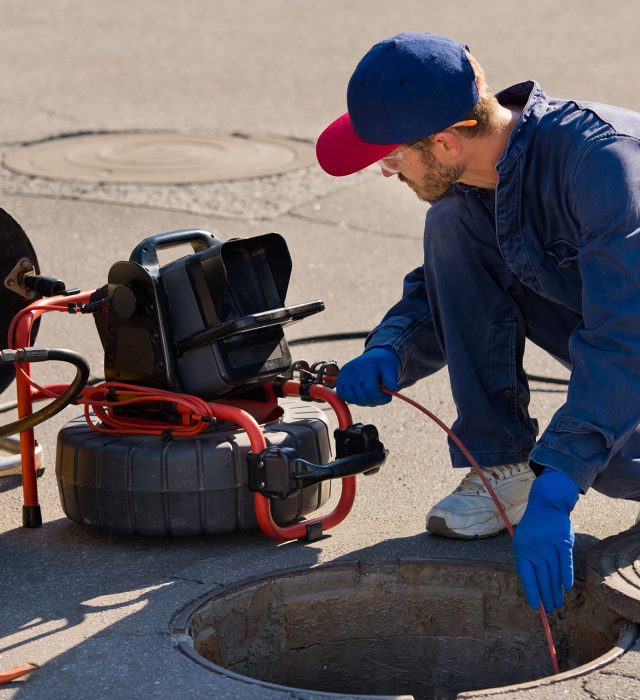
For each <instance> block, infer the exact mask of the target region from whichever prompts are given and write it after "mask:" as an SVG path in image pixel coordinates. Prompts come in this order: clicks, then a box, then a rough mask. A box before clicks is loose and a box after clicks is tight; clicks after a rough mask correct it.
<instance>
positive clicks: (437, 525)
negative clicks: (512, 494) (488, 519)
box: [427, 503, 526, 540]
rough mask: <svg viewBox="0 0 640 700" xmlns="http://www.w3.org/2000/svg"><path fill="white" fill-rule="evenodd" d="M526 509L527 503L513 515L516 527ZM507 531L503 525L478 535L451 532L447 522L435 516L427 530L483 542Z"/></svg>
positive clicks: (434, 533)
mask: <svg viewBox="0 0 640 700" xmlns="http://www.w3.org/2000/svg"><path fill="white" fill-rule="evenodd" d="M525 508H526V503H524V504H523V505H522V506H520V507H519V508H518V510H517V511H516V512H515V514H513V516H512V519H511V523H512V525H516V524H517V523H518V522H519V521H520V518H522V516H523V514H524V511H525ZM506 529H507V528H506V526H505V525H503V526H502V527H501V528H500V529H499V530H493V531H492V532H485V533H481V534H477V535H467V534H465V533H462V532H456V531H455V530H451V529H450V528H449V527H448V525H447V521H446V520H445V519H444V518H440V517H438V516H437V515H433V516H431V517H430V518H429V519H428V520H427V530H428V531H429V532H430V533H431V534H432V535H438V536H440V537H451V538H453V539H456V540H483V539H486V538H487V537H495V536H496V535H499V534H500V533H501V532H504V531H505V530H506Z"/></svg>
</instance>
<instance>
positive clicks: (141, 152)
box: [4, 131, 315, 185]
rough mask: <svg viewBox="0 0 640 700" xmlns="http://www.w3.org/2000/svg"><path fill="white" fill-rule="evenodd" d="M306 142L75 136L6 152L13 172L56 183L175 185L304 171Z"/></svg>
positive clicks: (309, 159)
mask: <svg viewBox="0 0 640 700" xmlns="http://www.w3.org/2000/svg"><path fill="white" fill-rule="evenodd" d="M314 158H315V156H314V150H313V146H312V145H311V144H310V143H307V142H304V141H300V140H296V139H288V138H284V137H277V136H263V137H258V136H249V135H246V134H228V135H211V136H207V135H201V134H196V135H189V134H182V133H171V132H163V131H158V132H118V133H105V134H80V135H72V136H66V137H62V138H55V139H51V140H49V141H40V142H38V143H32V144H28V145H26V146H22V147H21V148H18V149H16V150H13V151H10V152H9V153H7V155H6V156H5V157H4V165H5V166H6V167H7V168H9V169H10V170H13V171H14V172H17V173H21V174H24V175H35V176H39V177H46V178H52V179H58V180H74V181H85V182H87V181H88V182H118V183H129V184H132V183H137V184H154V185H157V184H169V183H171V184H176V183H195V182H217V181H223V180H237V179H243V178H249V177H259V176H263V175H273V174H276V173H281V172H285V171H288V170H294V169H297V168H304V167H307V166H309V165H311V164H312V163H313V162H314Z"/></svg>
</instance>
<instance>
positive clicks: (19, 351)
mask: <svg viewBox="0 0 640 700" xmlns="http://www.w3.org/2000/svg"><path fill="white" fill-rule="evenodd" d="M48 359H49V349H48V348H16V349H9V350H0V364H3V365H10V364H13V363H14V362H44V361H45V360H48Z"/></svg>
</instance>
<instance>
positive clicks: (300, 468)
mask: <svg viewBox="0 0 640 700" xmlns="http://www.w3.org/2000/svg"><path fill="white" fill-rule="evenodd" d="M370 427H372V426H370ZM386 456H387V451H386V450H385V448H384V446H383V445H382V443H381V442H379V441H378V440H376V444H375V445H371V446H370V447H369V449H367V450H366V451H365V452H358V453H356V454H350V455H347V456H344V457H342V458H341V459H336V460H335V461H333V462H329V463H328V464H314V463H313V462H309V461H308V460H306V459H303V458H302V457H299V456H298V454H297V453H296V451H295V450H294V449H293V448H291V447H268V448H267V449H266V450H263V451H262V452H260V453H259V454H254V453H249V455H248V457H247V460H248V474H249V480H248V487H249V489H250V490H251V491H255V492H257V493H260V494H262V495H263V496H267V497H268V498H280V499H283V498H287V497H288V496H289V495H290V494H291V493H292V492H293V491H297V490H298V489H303V488H304V487H305V486H311V485H312V484H317V483H319V482H320V481H326V480H327V479H336V478H345V477H348V476H355V475H356V474H363V473H364V474H374V473H375V472H377V471H378V470H379V468H380V465H381V464H382V463H383V462H384V461H385V459H386Z"/></svg>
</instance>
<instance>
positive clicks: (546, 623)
mask: <svg viewBox="0 0 640 700" xmlns="http://www.w3.org/2000/svg"><path fill="white" fill-rule="evenodd" d="M382 391H384V392H385V393H386V394H391V396H395V397H397V398H399V399H402V400H403V401H406V403H408V404H410V405H411V406H413V407H414V408H417V409H418V410H419V411H422V413H424V414H425V415H427V416H429V418H431V420H432V421H434V422H435V423H436V424H437V425H439V426H440V427H441V428H442V429H443V430H444V431H445V433H447V435H448V436H449V437H450V438H451V439H452V440H453V442H455V444H456V445H457V446H458V447H459V448H460V451H461V452H462V454H463V455H464V456H465V457H466V458H467V459H468V460H469V463H470V464H471V466H472V467H473V469H474V471H475V472H476V474H477V475H478V476H479V477H480V480H481V481H482V483H483V484H484V486H485V488H486V489H487V491H488V492H489V495H490V496H491V498H492V499H493V502H494V503H495V504H496V508H497V509H498V513H500V517H501V518H502V520H503V521H504V524H505V525H506V526H507V530H508V531H509V534H510V535H511V537H513V525H512V524H511V522H510V521H509V518H508V517H507V514H506V513H505V511H504V508H503V507H502V504H501V503H500V500H499V499H498V497H497V496H496V494H495V492H494V490H493V489H492V488H491V484H490V483H489V481H488V480H487V477H486V476H485V475H484V474H483V473H482V469H480V467H479V466H478V463H477V462H476V460H475V459H474V458H473V457H472V456H471V453H470V452H469V450H467V448H466V447H465V446H464V445H463V444H462V442H461V441H460V438H459V437H458V436H457V435H455V433H453V432H452V431H451V429H450V428H448V427H447V426H446V425H445V424H444V423H443V422H442V421H441V420H440V419H439V418H438V417H437V416H436V415H435V414H433V413H431V411H429V410H428V409H427V408H425V407H424V406H422V405H421V404H419V403H418V402H417V401H414V400H413V399H410V398H409V397H408V396H404V395H403V394H400V393H398V392H397V391H391V389H387V388H386V387H382ZM540 618H541V620H542V628H543V630H544V636H545V639H546V640H547V646H548V648H549V656H550V657H551V665H552V666H553V672H554V674H557V673H560V667H559V666H558V655H557V653H556V647H555V645H554V643H553V637H552V635H551V628H550V627H549V620H548V619H547V613H546V611H545V609H544V605H543V604H542V601H540Z"/></svg>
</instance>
